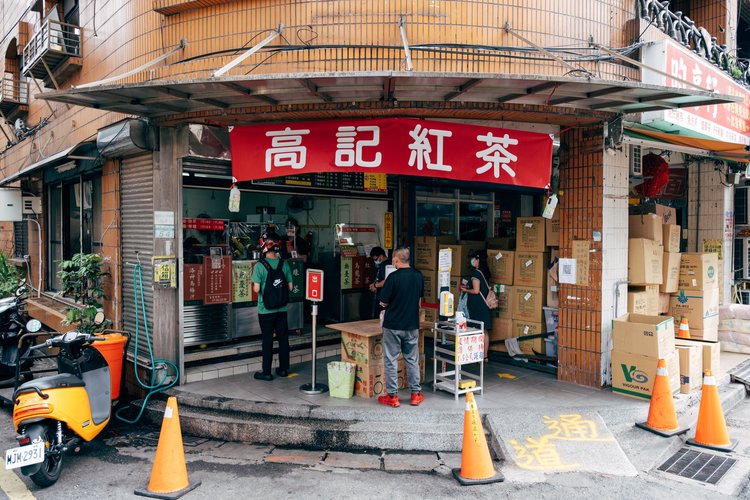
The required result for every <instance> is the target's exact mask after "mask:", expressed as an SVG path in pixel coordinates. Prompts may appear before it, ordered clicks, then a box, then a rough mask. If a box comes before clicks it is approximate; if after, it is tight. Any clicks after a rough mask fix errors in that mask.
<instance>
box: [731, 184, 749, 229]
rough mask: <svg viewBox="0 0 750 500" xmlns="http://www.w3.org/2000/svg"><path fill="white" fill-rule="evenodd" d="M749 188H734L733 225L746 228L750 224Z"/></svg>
mask: <svg viewBox="0 0 750 500" xmlns="http://www.w3.org/2000/svg"><path fill="white" fill-rule="evenodd" d="M748 189H750V186H737V187H735V188H734V225H735V227H736V226H747V225H748V224H750V191H748Z"/></svg>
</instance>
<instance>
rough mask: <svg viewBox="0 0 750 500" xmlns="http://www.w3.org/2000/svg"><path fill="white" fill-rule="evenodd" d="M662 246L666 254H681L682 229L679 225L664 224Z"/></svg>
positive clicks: (662, 227)
mask: <svg viewBox="0 0 750 500" xmlns="http://www.w3.org/2000/svg"><path fill="white" fill-rule="evenodd" d="M661 229H662V238H661V244H662V246H663V247H664V251H665V252H672V253H679V251H680V241H682V228H681V227H680V226H678V225H677V224H662V226H661Z"/></svg>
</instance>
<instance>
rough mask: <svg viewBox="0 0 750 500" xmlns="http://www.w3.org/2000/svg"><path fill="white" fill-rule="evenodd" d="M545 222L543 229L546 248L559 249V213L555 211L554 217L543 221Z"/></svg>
mask: <svg viewBox="0 0 750 500" xmlns="http://www.w3.org/2000/svg"><path fill="white" fill-rule="evenodd" d="M545 220H546V221H547V223H546V227H545V229H546V230H545V238H546V240H547V246H548V247H559V246H560V211H559V210H555V213H554V215H552V218H551V219H545Z"/></svg>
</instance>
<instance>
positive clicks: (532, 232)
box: [516, 217, 547, 252]
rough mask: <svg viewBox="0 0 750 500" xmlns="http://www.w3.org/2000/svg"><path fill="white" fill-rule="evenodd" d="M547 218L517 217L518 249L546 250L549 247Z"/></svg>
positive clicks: (527, 250)
mask: <svg viewBox="0 0 750 500" xmlns="http://www.w3.org/2000/svg"><path fill="white" fill-rule="evenodd" d="M546 234H547V219H545V218H544V217H518V218H516V250H517V251H519V252H544V251H545V250H546V249H547V240H546Z"/></svg>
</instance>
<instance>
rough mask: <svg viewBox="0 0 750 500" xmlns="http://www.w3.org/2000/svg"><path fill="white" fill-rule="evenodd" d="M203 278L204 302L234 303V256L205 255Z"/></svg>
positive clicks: (209, 303)
mask: <svg viewBox="0 0 750 500" xmlns="http://www.w3.org/2000/svg"><path fill="white" fill-rule="evenodd" d="M203 278H204V283H205V287H206V292H205V295H204V297H203V303H204V304H206V305H211V304H231V303H232V257H229V256H224V257H204V258H203Z"/></svg>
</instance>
